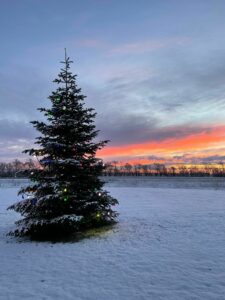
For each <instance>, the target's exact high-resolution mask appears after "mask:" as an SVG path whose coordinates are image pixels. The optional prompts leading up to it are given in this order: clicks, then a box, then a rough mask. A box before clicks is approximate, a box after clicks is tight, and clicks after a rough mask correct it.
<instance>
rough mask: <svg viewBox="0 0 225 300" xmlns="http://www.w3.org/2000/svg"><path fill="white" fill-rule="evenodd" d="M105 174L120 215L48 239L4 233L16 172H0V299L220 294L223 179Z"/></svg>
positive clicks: (223, 285)
mask: <svg viewBox="0 0 225 300" xmlns="http://www.w3.org/2000/svg"><path fill="white" fill-rule="evenodd" d="M107 180H108V183H107V184H106V187H107V189H108V190H109V191H110V192H111V194H112V196H114V197H116V198H117V199H119V201H120V205H119V206H118V207H117V210H118V211H119V212H120V216H119V223H118V224H117V225H116V226H115V227H114V228H112V229H111V230H108V231H106V232H102V233H99V234H98V235H96V236H94V237H92V238H87V239H84V240H81V241H79V242H72V243H55V244H53V243H48V242H44V243H43V242H42V243H40V242H29V241H26V242H17V241H16V240H15V239H13V238H7V237H6V236H5V234H6V232H7V231H9V230H10V229H11V227H12V226H13V223H14V221H15V220H16V219H17V218H18V217H19V216H18V215H17V214H16V213H14V212H12V211H6V207H7V206H8V205H9V204H11V203H13V202H14V200H15V199H16V193H17V191H18V187H19V186H20V185H21V184H22V183H23V180H16V181H15V180H14V181H12V180H8V181H7V180H0V191H1V198H0V255H1V261H0V299H1V300H14V299H38V300H39V299H40V300H41V299H43V300H44V299H60V300H61V299H62V300H64V299H65V300H67V299H71V300H72V299H73V300H80V299H82V300H120V299H121V300H123V299H126V300H133V299H134V300H142V299H146V300H149V299H150V300H151V299H153V300H158V299H166V300H167V299H168V300H183V299H187V300H192V299H193V300H194V299H206V300H208V299H211V300H217V299H219V300H222V299H225V197H224V196H225V185H224V182H223V181H225V179H223V178H157V179H155V178H148V181H146V178H130V179H129V178H122V179H121V178H120V179H118V178H116V179H115V180H113V179H112V178H108V179H107Z"/></svg>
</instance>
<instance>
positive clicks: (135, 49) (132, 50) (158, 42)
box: [109, 37, 190, 55]
mask: <svg viewBox="0 0 225 300" xmlns="http://www.w3.org/2000/svg"><path fill="white" fill-rule="evenodd" d="M189 42H190V39H189V38H186V37H180V38H164V39H151V40H144V41H138V42H133V43H125V44H122V45H120V46H116V47H112V49H111V50H110V51H109V55H129V54H143V53H146V52H151V51H155V50H158V49H162V48H168V47H177V46H185V45H187V44H188V43H189Z"/></svg>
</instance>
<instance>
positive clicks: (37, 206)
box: [8, 52, 118, 237]
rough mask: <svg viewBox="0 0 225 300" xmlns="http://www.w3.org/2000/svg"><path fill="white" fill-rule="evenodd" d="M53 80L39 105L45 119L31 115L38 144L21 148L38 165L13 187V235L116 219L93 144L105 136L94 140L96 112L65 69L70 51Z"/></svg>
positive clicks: (67, 230) (50, 231) (63, 231)
mask: <svg viewBox="0 0 225 300" xmlns="http://www.w3.org/2000/svg"><path fill="white" fill-rule="evenodd" d="M61 63H63V64H64V67H63V68H62V69H61V71H60V73H59V75H58V77H57V78H56V79H55V80H54V81H53V82H55V83H56V84H57V85H58V87H57V89H56V90H55V91H54V92H52V94H51V95H50V96H49V97H48V98H49V99H50V100H51V103H52V106H51V108H50V109H47V108H38V110H39V111H41V112H43V113H44V115H45V117H46V119H47V120H46V122H40V121H32V122H31V123H32V124H33V126H34V127H35V128H36V129H37V130H38V131H39V132H40V133H41V136H39V137H37V138H36V142H35V144H38V145H39V146H38V147H37V148H38V149H33V148H32V149H27V150H24V151H23V152H24V153H29V155H33V156H36V158H37V159H38V161H39V162H40V168H38V169H35V170H32V172H31V173H30V175H29V177H30V180H31V184H30V185H29V186H27V187H23V188H21V189H20V191H19V192H18V195H20V194H21V195H22V197H23V199H24V200H22V201H20V202H17V203H15V204H13V205H12V206H10V207H9V208H8V209H13V210H15V211H16V212H19V213H21V215H22V216H24V218H23V219H22V220H19V221H17V222H16V225H17V228H16V230H15V231H13V232H11V233H10V234H12V235H15V236H24V235H28V236H31V237H36V236H37V237H51V236H58V235H64V234H68V233H72V232H76V231H81V230H85V229H87V228H93V227H97V226H101V225H105V224H109V223H112V222H115V218H116V216H117V213H116V212H115V211H113V210H112V208H111V206H112V205H115V204H117V203H118V201H117V200H116V199H114V198H112V197H111V196H110V195H109V194H108V192H107V191H105V190H103V185H104V183H103V182H102V181H101V179H100V178H99V176H100V175H101V174H102V171H103V169H104V164H103V162H102V160H101V159H99V158H96V152H97V150H99V149H101V148H102V147H104V146H105V144H106V143H107V142H108V141H106V140H104V141H100V142H96V139H95V138H96V137H97V135H98V130H96V129H95V125H94V118H95V116H96V113H95V112H94V109H92V108H86V107H85V105H84V98H85V96H84V95H82V94H81V89H80V88H78V86H77V84H76V75H73V74H72V72H71V71H70V63H72V61H70V60H69V57H67V56H66V52H65V61H63V62H61Z"/></svg>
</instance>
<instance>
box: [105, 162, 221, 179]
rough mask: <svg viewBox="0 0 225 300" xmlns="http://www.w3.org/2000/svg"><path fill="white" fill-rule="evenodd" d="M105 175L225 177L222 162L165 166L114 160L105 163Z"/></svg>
mask: <svg viewBox="0 0 225 300" xmlns="http://www.w3.org/2000/svg"><path fill="white" fill-rule="evenodd" d="M104 175H105V176H186V177H188V176H217V177H225V165H224V164H223V162H220V163H217V164H204V165H184V164H181V165H177V166H166V165H165V164H161V163H153V164H134V165H131V164H129V163H126V164H124V165H121V164H120V163H119V162H117V161H114V162H110V163H106V164H105V170H104Z"/></svg>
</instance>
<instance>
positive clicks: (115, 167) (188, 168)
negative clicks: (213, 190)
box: [0, 159, 225, 178]
mask: <svg viewBox="0 0 225 300" xmlns="http://www.w3.org/2000/svg"><path fill="white" fill-rule="evenodd" d="M38 168H40V164H38V163H37V162H36V161H33V160H32V159H29V160H27V161H25V162H21V161H20V160H18V159H15V160H14V161H12V162H8V163H7V162H0V178H27V177H28V174H29V172H32V170H35V169H38ZM103 176H184V177H185V176H186V177H188V176H215V177H225V164H224V163H223V162H219V163H217V164H204V165H194V164H193V165H184V164H181V165H176V166H166V165H165V164H161V163H152V164H134V165H132V164H129V163H125V164H123V165H122V164H121V163H120V162H117V161H112V162H107V163H105V168H104V171H103Z"/></svg>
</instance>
